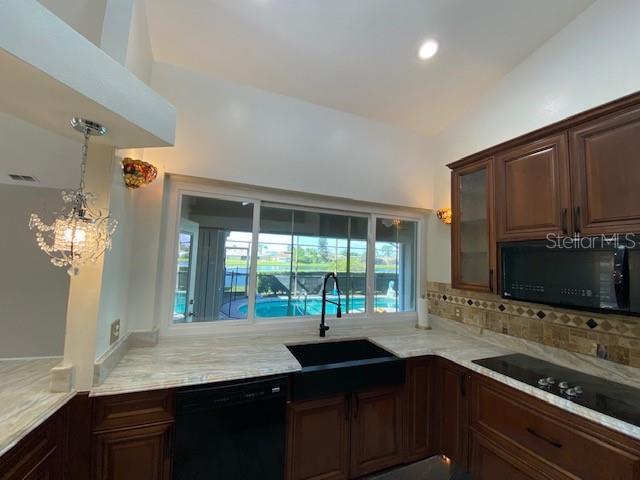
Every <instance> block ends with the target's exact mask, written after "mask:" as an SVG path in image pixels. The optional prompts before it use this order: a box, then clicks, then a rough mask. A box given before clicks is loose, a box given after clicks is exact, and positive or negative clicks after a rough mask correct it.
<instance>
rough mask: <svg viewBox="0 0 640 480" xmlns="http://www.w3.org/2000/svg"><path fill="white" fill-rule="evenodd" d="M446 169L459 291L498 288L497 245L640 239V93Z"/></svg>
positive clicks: (453, 262) (455, 279)
mask: <svg viewBox="0 0 640 480" xmlns="http://www.w3.org/2000/svg"><path fill="white" fill-rule="evenodd" d="M449 167H450V168H451V170H452V173H451V182H452V184H451V205H452V210H453V220H452V231H451V255H452V257H451V266H452V275H451V277H452V284H453V287H454V288H461V289H466V290H480V291H491V292H493V291H497V290H498V286H499V283H500V278H499V272H500V265H499V259H498V258H497V257H498V252H499V244H500V242H505V241H520V240H544V239H545V238H547V236H548V235H555V236H573V235H578V234H579V235H600V234H607V235H610V234H614V233H636V234H637V233H640V93H637V94H634V95H631V96H628V97H625V98H622V99H619V100H616V101H614V102H611V103H609V104H606V105H603V106H600V107H597V108H594V109H592V110H589V111H587V112H584V113H581V114H578V115H576V116H574V117H571V118H568V119H566V120H563V121H562V122H559V123H557V124H554V125H550V126H548V127H545V128H544V129H541V130H538V131H536V132H533V133H530V134H527V135H524V136H522V137H519V138H516V139H514V140H511V141H509V142H506V143H504V144H502V145H498V146H496V147H492V148H490V149H487V150H484V151H482V152H479V153H477V154H474V155H471V156H469V157H466V158H463V159H462V160H460V161H457V162H455V163H453V164H451V165H449ZM494 218H495V221H494Z"/></svg>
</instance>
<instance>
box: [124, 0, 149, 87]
mask: <svg viewBox="0 0 640 480" xmlns="http://www.w3.org/2000/svg"><path fill="white" fill-rule="evenodd" d="M125 66H126V67H127V68H128V69H129V70H131V72H133V74H134V75H135V76H136V77H138V78H139V79H140V80H142V81H143V82H145V83H147V84H148V83H149V82H150V81H151V68H152V66H153V52H152V51H151V40H150V39H149V28H148V25H147V12H146V9H145V5H144V0H134V2H133V11H132V13H131V29H130V31H129V43H128V45H127V61H126V62H125Z"/></svg>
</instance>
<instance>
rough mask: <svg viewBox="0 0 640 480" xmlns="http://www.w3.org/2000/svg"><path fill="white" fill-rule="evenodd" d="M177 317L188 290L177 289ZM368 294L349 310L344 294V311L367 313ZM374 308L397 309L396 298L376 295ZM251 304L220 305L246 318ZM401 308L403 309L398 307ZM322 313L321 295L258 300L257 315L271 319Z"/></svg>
mask: <svg viewBox="0 0 640 480" xmlns="http://www.w3.org/2000/svg"><path fill="white" fill-rule="evenodd" d="M327 298H329V300H332V301H334V302H335V301H337V299H338V298H337V297H336V296H328V297H327ZM174 302H175V303H174V320H176V319H177V318H178V316H179V317H180V318H183V315H184V312H185V307H186V292H177V293H176V296H175V300H174ZM365 303H366V300H365V297H364V296H363V295H355V296H352V297H350V298H349V309H348V310H347V308H346V301H345V298H344V297H342V313H343V314H346V313H347V312H349V313H364V312H365ZM374 308H375V311H377V312H395V311H397V310H396V299H395V298H393V297H383V296H380V297H376V298H375V306H374ZM248 310H249V306H248V304H247V300H246V299H242V300H236V301H235V302H233V304H232V305H231V310H229V304H228V303H226V304H224V305H223V306H222V307H221V313H223V314H224V315H225V317H226V316H227V315H228V314H229V313H230V314H231V316H230V318H247V312H248ZM336 310H337V308H336V306H335V305H333V304H331V303H327V315H335V314H336ZM398 310H400V311H401V310H402V309H401V308H399V309H398ZM321 312H322V297H320V296H313V297H307V299H306V300H305V299H304V298H295V299H291V302H289V299H288V298H287V297H284V296H283V297H259V298H257V299H256V317H257V318H272V317H291V316H304V315H320V313H321Z"/></svg>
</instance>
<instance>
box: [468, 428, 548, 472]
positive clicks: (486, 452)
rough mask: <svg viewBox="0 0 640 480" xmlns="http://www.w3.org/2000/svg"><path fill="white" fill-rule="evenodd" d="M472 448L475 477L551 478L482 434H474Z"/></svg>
mask: <svg viewBox="0 0 640 480" xmlns="http://www.w3.org/2000/svg"><path fill="white" fill-rule="evenodd" d="M471 450H472V452H473V459H472V461H471V465H472V472H471V473H472V476H473V478H474V479H487V480H493V479H500V478H504V479H509V480H537V479H544V480H548V479H549V478H550V477H547V476H546V475H544V474H542V473H541V472H536V471H535V470H533V469H532V468H531V467H530V466H528V465H527V464H526V463H522V462H520V461H518V460H517V459H516V458H514V457H513V456H511V455H509V454H508V453H506V452H505V451H504V450H503V449H501V448H500V447H498V446H496V445H494V444H492V443H491V442H489V441H487V440H486V439H485V438H483V437H481V436H480V435H477V434H473V435H472V437H471Z"/></svg>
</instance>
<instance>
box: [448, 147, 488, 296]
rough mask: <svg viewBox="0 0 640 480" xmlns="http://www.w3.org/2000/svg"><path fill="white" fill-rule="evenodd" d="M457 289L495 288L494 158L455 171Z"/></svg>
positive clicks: (454, 269) (454, 266)
mask: <svg viewBox="0 0 640 480" xmlns="http://www.w3.org/2000/svg"><path fill="white" fill-rule="evenodd" d="M451 175H452V192H451V194H452V210H453V221H452V232H451V233H452V281H453V287H454V288H460V289H468V290H478V291H487V292H493V291H495V283H496V279H495V274H494V273H495V243H494V239H493V158H488V159H484V160H479V161H477V162H474V163H472V164H469V165H466V166H463V167H460V168H458V169H455V170H453V172H452V174H451Z"/></svg>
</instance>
